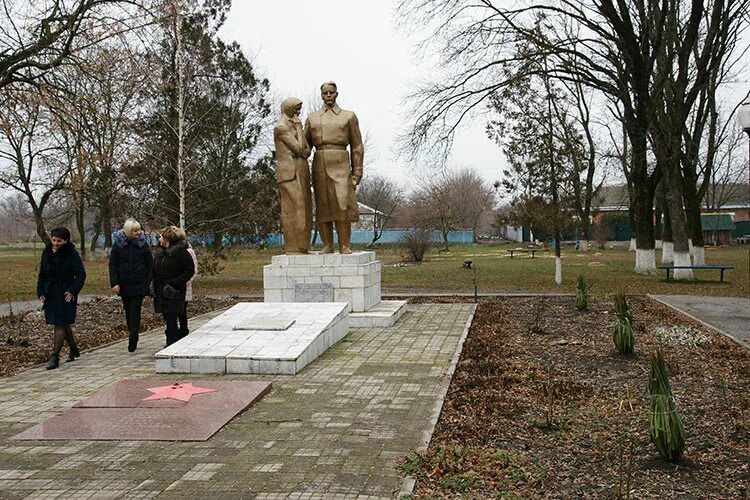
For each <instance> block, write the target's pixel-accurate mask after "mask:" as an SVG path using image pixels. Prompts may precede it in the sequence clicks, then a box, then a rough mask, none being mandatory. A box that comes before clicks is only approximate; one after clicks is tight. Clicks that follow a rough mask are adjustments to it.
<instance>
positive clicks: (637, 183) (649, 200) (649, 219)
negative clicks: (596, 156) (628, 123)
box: [628, 132, 656, 274]
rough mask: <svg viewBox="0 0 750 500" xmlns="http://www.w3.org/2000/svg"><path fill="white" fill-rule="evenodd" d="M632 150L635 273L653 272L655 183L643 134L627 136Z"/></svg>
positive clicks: (631, 180) (654, 257) (654, 265)
mask: <svg viewBox="0 0 750 500" xmlns="http://www.w3.org/2000/svg"><path fill="white" fill-rule="evenodd" d="M628 135H629V136H630V139H631V140H630V144H631V147H632V151H633V156H632V162H633V165H632V168H631V169H630V182H632V189H631V190H630V196H631V198H630V210H631V213H632V215H633V222H632V228H633V233H634V234H635V240H636V251H635V272H636V273H639V274H655V273H656V253H655V250H654V187H655V186H654V181H653V180H652V179H651V178H650V177H649V175H648V159H647V156H646V136H645V134H639V133H637V132H636V133H629V134H628Z"/></svg>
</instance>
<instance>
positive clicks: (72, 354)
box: [65, 344, 81, 363]
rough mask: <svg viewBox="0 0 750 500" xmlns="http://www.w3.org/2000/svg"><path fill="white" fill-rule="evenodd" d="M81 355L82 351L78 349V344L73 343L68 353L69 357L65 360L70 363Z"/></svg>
mask: <svg viewBox="0 0 750 500" xmlns="http://www.w3.org/2000/svg"><path fill="white" fill-rule="evenodd" d="M80 357H81V351H80V350H79V349H78V346H77V345H75V344H73V345H72V346H70V352H69V353H68V359H66V360H65V362H66V363H70V362H71V361H75V360H76V358H80Z"/></svg>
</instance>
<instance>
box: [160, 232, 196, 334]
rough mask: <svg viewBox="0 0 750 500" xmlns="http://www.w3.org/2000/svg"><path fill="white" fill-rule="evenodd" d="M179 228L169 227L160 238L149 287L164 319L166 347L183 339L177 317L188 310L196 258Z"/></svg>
mask: <svg viewBox="0 0 750 500" xmlns="http://www.w3.org/2000/svg"><path fill="white" fill-rule="evenodd" d="M179 235H180V233H179V228H177V227H175V226H167V227H165V228H164V229H163V230H162V231H161V235H160V236H159V246H158V247H157V249H156V256H155V257H154V265H153V267H152V268H151V279H150V280H149V282H150V285H149V288H150V289H151V291H152V295H153V296H154V309H155V310H156V312H158V313H161V314H162V316H164V322H165V323H166V325H167V328H166V330H165V331H164V333H165V334H166V336H167V345H171V344H174V343H175V342H177V341H178V340H180V338H181V337H180V332H179V329H178V327H177V318H178V316H179V315H180V311H182V308H183V307H185V285H186V284H187V282H188V281H189V280H190V278H192V277H193V274H195V267H194V266H193V258H192V257H191V256H190V254H189V253H188V251H187V242H186V241H185V240H181V239H180V236H179Z"/></svg>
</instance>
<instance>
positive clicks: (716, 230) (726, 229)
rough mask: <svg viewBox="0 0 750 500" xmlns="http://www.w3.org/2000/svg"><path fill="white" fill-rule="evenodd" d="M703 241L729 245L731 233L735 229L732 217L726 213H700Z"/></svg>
mask: <svg viewBox="0 0 750 500" xmlns="http://www.w3.org/2000/svg"><path fill="white" fill-rule="evenodd" d="M701 228H702V229H703V242H704V243H706V244H711V245H729V244H731V242H732V233H733V232H734V231H735V230H736V229H737V227H736V225H735V223H734V221H732V217H731V216H730V215H728V214H703V215H701Z"/></svg>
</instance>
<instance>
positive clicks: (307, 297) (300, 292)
mask: <svg viewBox="0 0 750 500" xmlns="http://www.w3.org/2000/svg"><path fill="white" fill-rule="evenodd" d="M294 301H295V302H333V285H332V284H331V283H295V284H294Z"/></svg>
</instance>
